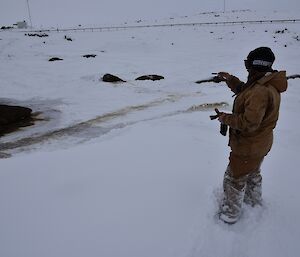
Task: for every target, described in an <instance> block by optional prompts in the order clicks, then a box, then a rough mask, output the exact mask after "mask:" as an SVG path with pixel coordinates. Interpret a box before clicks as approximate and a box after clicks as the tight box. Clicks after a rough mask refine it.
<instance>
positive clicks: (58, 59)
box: [49, 57, 63, 62]
mask: <svg viewBox="0 0 300 257" xmlns="http://www.w3.org/2000/svg"><path fill="white" fill-rule="evenodd" d="M62 60H63V59H61V58H58V57H52V58H50V59H49V62H54V61H62Z"/></svg>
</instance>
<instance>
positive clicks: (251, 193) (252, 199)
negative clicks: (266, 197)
mask: <svg viewBox="0 0 300 257" xmlns="http://www.w3.org/2000/svg"><path fill="white" fill-rule="evenodd" d="M261 195H262V177H261V175H260V171H258V172H255V173H253V174H249V175H248V179H247V186H246V191H245V197H244V203H246V204H248V205H251V206H252V207H254V206H256V205H262V197H261Z"/></svg>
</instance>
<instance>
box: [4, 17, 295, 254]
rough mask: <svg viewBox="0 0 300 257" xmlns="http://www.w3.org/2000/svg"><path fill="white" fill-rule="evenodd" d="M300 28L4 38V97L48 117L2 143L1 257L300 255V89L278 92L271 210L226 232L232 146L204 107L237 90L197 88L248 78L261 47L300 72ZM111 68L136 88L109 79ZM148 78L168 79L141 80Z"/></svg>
mask: <svg viewBox="0 0 300 257" xmlns="http://www.w3.org/2000/svg"><path fill="white" fill-rule="evenodd" d="M278 13H279V12H278ZM203 15H205V14H203ZM221 15H222V14H221ZM223 15H224V16H223V18H224V19H223V20H226V19H230V20H237V18H236V15H237V13H231V14H230V13H225V14H223ZM244 15H245V16H244ZM264 15H265V16H266V18H269V19H271V18H274V13H273V12H270V13H268V12H265V14H264ZM278 15H279V16H280V15H282V14H278ZM198 16H199V20H201V19H203V16H201V15H198ZM238 16H239V17H240V18H239V19H241V18H242V17H245V20H246V19H248V18H251V19H253V20H255V19H256V18H259V17H258V16H257V13H256V12H251V11H249V12H240V13H238ZM195 17H196V16H192V17H187V18H186V20H187V22H189V21H191V22H194V20H195V19H196V18H195ZM201 17H202V18H201ZM205 17H206V18H207V19H208V21H210V20H214V19H215V18H216V17H214V16H213V15H210V16H209V15H205ZM218 18H219V19H220V20H222V16H221V17H218ZM294 18H297V17H294ZM179 20H180V19H179ZM176 21H177V20H176V19H175V20H174V22H176ZM285 28H287V31H286V32H285V33H283V34H275V31H277V30H283V29H285ZM299 33H300V31H299V25H298V24H297V23H296V24H294V23H285V24H251V25H249V24H247V25H235V26H190V27H165V28H140V29H128V30H117V31H115V30H112V31H106V32H94V33H93V32H68V33H67V34H65V33H57V32H50V33H48V34H49V37H47V38H36V37H28V36H25V35H24V33H21V32H18V31H16V30H15V31H5V32H1V33H0V39H1V40H0V56H1V60H3V61H2V62H1V63H0V78H1V84H0V88H1V98H0V102H1V103H9V104H20V105H24V106H28V107H31V108H32V109H33V110H34V111H35V112H38V111H41V112H42V114H41V115H40V117H41V118H43V119H44V120H42V121H37V122H36V124H35V125H34V126H31V127H26V128H23V129H21V130H19V131H17V132H15V133H12V134H9V135H6V136H4V137H1V138H0V152H1V153H6V154H10V155H11V157H10V158H6V159H0V205H1V212H0V227H1V230H0V256H5V257H19V256H24V257H38V256H43V257H53V256H56V257H59V256H74V257H76V256H90V257H93V256H105V257H119V256H120V257H121V256H122V257H123V256H130V257H134V256H139V257H147V256H149V257H153V256H157V257H159V256H161V257H168V256H170V257H171V256H172V257H176V256H178V257H179V256H180V257H181V256H188V257H195V256H205V257H209V256H225V257H226V256H228V257H229V256H230V257H239V256H243V257H252V256H253V257H254V256H255V257H265V256H272V257H273V256H274V257H281V256H291V257H294V256H298V255H299V251H300V246H299V244H298V238H299V236H300V223H299V221H298V220H299V218H298V217H299V214H300V208H299V206H298V205H297V203H298V202H299V194H298V190H297V188H298V181H299V179H300V175H299V173H298V172H297V167H298V166H299V158H298V152H299V145H300V139H299V132H298V129H297V127H298V125H299V124H300V118H299V115H298V110H299V107H300V97H299V94H300V88H299V87H298V84H299V81H298V80H297V79H295V80H290V81H289V89H288V91H287V92H286V93H284V94H283V95H282V106H281V113H280V120H279V122H278V125H277V128H276V130H275V142H274V146H273V149H272V151H271V153H270V154H269V156H268V157H267V158H266V160H265V161H264V164H263V179H264V181H263V196H264V206H263V207H262V208H258V207H257V208H250V207H247V206H245V208H244V212H243V216H242V218H241V220H240V221H239V222H238V223H237V224H235V225H231V226H229V225H226V224H223V223H222V222H221V221H219V220H218V219H217V218H216V217H215V214H216V211H217V201H218V198H219V196H220V194H221V190H222V188H221V185H222V177H223V172H224V170H225V167H226V165H227V158H228V153H229V149H228V147H227V140H228V139H227V138H225V137H222V136H221V135H219V133H218V130H219V128H218V126H219V124H218V122H215V121H210V119H209V115H211V114H213V113H214V111H213V109H214V106H213V105H212V106H210V105H208V106H205V105H204V106H203V105H202V104H214V103H222V102H225V103H227V104H228V105H226V104H220V105H219V109H221V110H223V111H227V112H230V110H231V107H232V103H233V98H232V93H231V92H230V91H229V90H228V88H226V86H225V85H224V84H209V83H207V84H201V85H199V84H196V83H194V82H195V81H196V80H199V79H205V78H207V77H210V76H211V73H212V72H218V71H221V70H225V71H228V72H230V73H233V74H236V75H237V76H239V77H240V78H241V79H245V78H246V75H247V74H246V71H245V69H244V67H243V60H244V58H245V57H246V56H247V54H248V52H249V51H250V50H252V49H254V48H256V47H258V46H270V47H271V48H272V49H273V50H274V52H275V54H276V63H275V64H274V66H275V68H277V69H279V70H282V69H286V70H287V73H288V74H295V73H299V70H298V66H299V65H298V60H299V58H300V52H299V41H297V40H296V37H297V36H298V35H299ZM65 35H67V36H69V37H71V38H72V39H73V41H72V42H70V41H66V40H65V39H64V36H65ZM274 37H276V38H274ZM275 41H276V42H275ZM44 42H45V43H44ZM285 45H286V47H285ZM84 54H96V55H97V56H96V58H89V59H86V58H83V57H82V55H84ZM54 56H57V57H60V58H62V59H63V61H59V62H48V59H49V58H51V57H54ZM105 73H112V74H115V75H118V76H120V77H121V78H123V79H124V80H127V81H128V82H127V83H124V84H114V85H112V84H110V83H105V82H102V81H101V77H102V76H103V75H104V74H105ZM144 74H158V75H163V76H164V77H165V80H160V81H155V82H152V81H135V80H134V79H135V78H136V77H138V76H140V75H144ZM217 106H218V105H217Z"/></svg>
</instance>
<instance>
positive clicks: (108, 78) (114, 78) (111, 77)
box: [102, 73, 126, 82]
mask: <svg viewBox="0 0 300 257" xmlns="http://www.w3.org/2000/svg"><path fill="white" fill-rule="evenodd" d="M102 80H103V81H104V82H126V81H125V80H123V79H120V78H119V77H117V76H115V75H112V74H109V73H107V74H105V75H104V76H103V77H102Z"/></svg>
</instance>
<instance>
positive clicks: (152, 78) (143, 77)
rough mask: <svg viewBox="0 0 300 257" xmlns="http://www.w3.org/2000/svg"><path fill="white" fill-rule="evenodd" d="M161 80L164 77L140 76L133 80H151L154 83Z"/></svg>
mask: <svg viewBox="0 0 300 257" xmlns="http://www.w3.org/2000/svg"><path fill="white" fill-rule="evenodd" d="M161 79H164V77H163V76H160V75H143V76H140V77H138V78H136V79H135V80H152V81H155V80H161Z"/></svg>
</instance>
